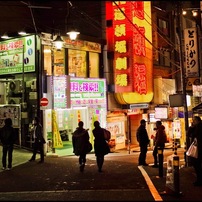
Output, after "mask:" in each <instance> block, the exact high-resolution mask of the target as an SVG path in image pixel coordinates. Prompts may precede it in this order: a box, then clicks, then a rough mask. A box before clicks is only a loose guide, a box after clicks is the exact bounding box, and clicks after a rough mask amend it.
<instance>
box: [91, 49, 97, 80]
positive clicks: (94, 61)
mask: <svg viewBox="0 0 202 202" xmlns="http://www.w3.org/2000/svg"><path fill="white" fill-rule="evenodd" d="M89 76H90V78H99V53H93V52H89Z"/></svg>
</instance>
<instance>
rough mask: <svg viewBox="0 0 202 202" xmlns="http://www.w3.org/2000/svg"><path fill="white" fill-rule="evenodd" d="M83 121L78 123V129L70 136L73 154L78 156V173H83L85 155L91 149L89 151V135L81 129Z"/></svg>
mask: <svg viewBox="0 0 202 202" xmlns="http://www.w3.org/2000/svg"><path fill="white" fill-rule="evenodd" d="M83 125H84V123H83V121H79V123H78V127H77V128H76V130H75V131H74V133H73V136H72V144H73V153H74V154H75V155H77V156H79V165H80V167H79V168H80V171H81V172H83V171H84V167H85V164H86V154H87V153H89V152H90V150H91V149H92V147H91V146H90V147H91V148H90V149H89V145H90V144H91V143H90V142H89V139H90V137H89V133H88V130H86V129H84V128H83Z"/></svg>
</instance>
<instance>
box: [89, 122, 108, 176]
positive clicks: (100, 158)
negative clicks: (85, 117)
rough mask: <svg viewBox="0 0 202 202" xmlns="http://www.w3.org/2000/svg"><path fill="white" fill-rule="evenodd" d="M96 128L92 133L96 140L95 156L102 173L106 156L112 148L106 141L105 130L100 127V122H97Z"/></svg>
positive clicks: (99, 170) (95, 123)
mask: <svg viewBox="0 0 202 202" xmlns="http://www.w3.org/2000/svg"><path fill="white" fill-rule="evenodd" d="M94 127H95V128H94V129H93V131H92V132H93V135H94V138H95V139H94V149H95V156H96V161H97V167H98V172H102V166H103V163H104V156H105V155H107V154H108V153H109V152H110V148H109V145H108V143H107V142H106V140H105V137H104V130H103V128H101V127H100V122H99V121H95V122H94Z"/></svg>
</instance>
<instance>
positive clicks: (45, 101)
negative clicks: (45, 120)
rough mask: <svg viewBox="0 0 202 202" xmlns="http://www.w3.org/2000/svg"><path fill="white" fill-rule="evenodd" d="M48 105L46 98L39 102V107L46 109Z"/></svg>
mask: <svg viewBox="0 0 202 202" xmlns="http://www.w3.org/2000/svg"><path fill="white" fill-rule="evenodd" d="M47 105H48V99H47V98H46V97H42V98H41V100H40V106H43V107H46V106H47Z"/></svg>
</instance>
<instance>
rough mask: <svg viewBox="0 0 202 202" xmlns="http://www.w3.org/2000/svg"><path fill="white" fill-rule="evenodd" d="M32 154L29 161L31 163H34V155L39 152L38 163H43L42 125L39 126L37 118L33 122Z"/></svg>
mask: <svg viewBox="0 0 202 202" xmlns="http://www.w3.org/2000/svg"><path fill="white" fill-rule="evenodd" d="M33 125H34V128H33V142H34V144H33V154H32V157H31V159H30V160H29V161H30V162H31V161H35V159H36V154H37V152H38V151H39V152H40V161H39V163H43V162H44V144H45V143H46V142H45V140H44V137H43V128H42V125H41V124H40V121H39V118H38V117H35V118H34V120H33Z"/></svg>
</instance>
